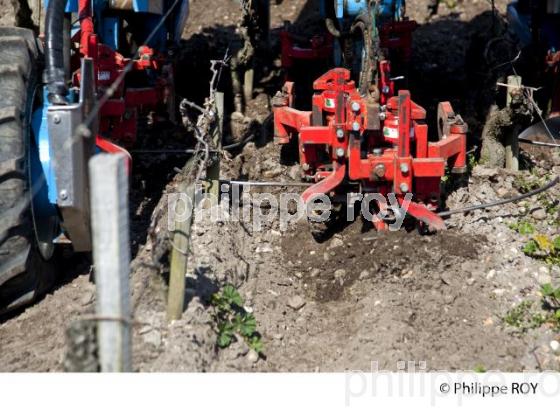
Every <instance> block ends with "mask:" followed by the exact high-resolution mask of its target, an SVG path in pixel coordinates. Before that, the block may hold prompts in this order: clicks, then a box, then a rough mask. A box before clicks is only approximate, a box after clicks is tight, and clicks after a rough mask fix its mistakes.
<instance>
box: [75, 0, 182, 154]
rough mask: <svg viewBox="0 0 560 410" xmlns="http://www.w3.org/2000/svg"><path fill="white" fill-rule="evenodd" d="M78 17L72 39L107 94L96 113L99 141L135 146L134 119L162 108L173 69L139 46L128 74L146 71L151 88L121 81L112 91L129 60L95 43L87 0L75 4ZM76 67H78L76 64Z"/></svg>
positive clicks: (78, 75)
mask: <svg viewBox="0 0 560 410" xmlns="http://www.w3.org/2000/svg"><path fill="white" fill-rule="evenodd" d="M78 16H79V21H80V32H79V34H77V36H76V38H75V39H76V40H78V39H79V43H80V56H81V57H89V58H91V59H92V60H93V66H94V74H95V80H96V87H97V90H98V92H99V93H100V94H101V93H103V92H105V91H107V90H109V89H110V90H111V98H109V99H108V100H107V101H106V102H105V103H104V104H103V106H102V107H101V110H100V112H99V122H100V123H99V132H100V134H101V135H103V137H105V138H108V139H110V140H112V141H114V142H118V143H119V144H121V145H123V146H131V145H133V144H134V143H135V142H136V134H137V119H138V115H139V113H140V112H142V111H144V112H148V111H151V110H154V109H156V108H157V107H158V106H160V105H163V104H166V103H167V99H168V98H169V96H170V95H172V92H170V88H171V87H172V86H173V69H172V68H169V67H166V61H165V59H164V57H163V56H162V55H159V54H158V53H157V52H155V51H154V50H153V49H151V48H150V47H147V46H141V47H140V48H139V50H138V58H137V59H135V60H134V61H133V65H132V70H131V72H134V71H136V72H141V71H149V72H150V76H151V77H152V78H156V80H155V85H154V86H150V87H142V88H131V87H125V82H124V81H121V82H120V84H118V86H116V87H115V82H116V79H117V78H118V77H119V76H120V75H121V74H122V73H123V71H124V70H125V68H126V66H127V64H128V63H129V62H130V59H128V58H125V57H124V56H123V55H121V54H120V53H118V52H116V51H114V50H113V49H111V48H110V47H108V46H107V45H105V44H101V43H99V41H98V37H97V35H96V34H95V32H94V24H93V17H92V16H93V14H92V9H91V1H90V0H79V3H78ZM76 66H79V64H76ZM73 81H74V85H75V86H77V87H79V85H80V72H79V70H76V71H75V72H74V80H73Z"/></svg>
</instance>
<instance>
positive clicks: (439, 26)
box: [0, 0, 560, 372]
mask: <svg viewBox="0 0 560 410" xmlns="http://www.w3.org/2000/svg"><path fill="white" fill-rule="evenodd" d="M427 3H428V1H427V0H419V1H411V2H409V6H408V14H409V16H410V17H411V18H414V19H416V20H417V21H418V22H419V23H421V24H422V25H421V27H420V28H419V29H418V31H417V32H416V33H415V38H414V55H415V57H414V60H413V64H412V67H413V69H412V70H411V75H410V86H411V89H412V93H413V98H414V99H415V101H417V102H418V103H420V104H422V105H424V106H425V108H426V109H427V110H428V111H429V112H430V111H433V110H434V109H435V107H436V104H437V101H440V100H450V101H451V102H452V103H453V104H454V105H455V108H456V111H458V112H461V113H465V115H464V118H465V119H466V120H467V121H468V122H469V126H470V128H471V134H470V138H471V141H475V142H476V140H477V138H478V137H479V135H480V130H481V121H482V119H483V118H484V112H483V111H484V109H485V106H484V104H478V105H476V109H475V106H473V102H474V101H478V102H480V101H486V100H487V96H486V91H485V89H483V86H484V85H485V82H484V81H478V79H479V78H478V77H477V75H480V73H476V72H475V73H474V74H473V73H472V72H469V71H468V70H467V68H466V67H468V66H469V56H470V55H471V54H470V53H474V51H473V49H472V47H471V46H472V41H471V40H472V39H473V38H476V39H477V41H478V38H479V37H478V36H479V33H480V32H482V31H484V30H486V28H487V27H488V26H487V24H491V22H492V18H491V15H490V18H488V16H489V15H488V10H489V6H488V2H486V1H482V0H479V1H464V2H460V3H459V5H458V6H457V7H456V8H455V9H453V10H449V9H447V7H446V6H445V5H444V4H442V6H441V7H440V10H439V12H438V14H437V15H436V16H432V17H428V11H427ZM496 4H497V6H498V10H499V12H500V13H503V12H504V10H505V4H506V1H505V0H498V1H496ZM314 5H316V3H314V2H313V1H310V2H308V3H307V4H306V2H305V1H303V0H293V1H283V2H281V3H280V4H279V5H274V2H273V6H272V24H273V27H279V26H280V25H281V23H282V21H283V20H291V21H293V22H297V21H302V19H301V18H300V17H299V15H300V12H301V14H303V15H304V16H310V15H313V13H311V12H309V10H312V9H313V6H314ZM304 7H307V8H308V9H307V11H305V12H302V10H304ZM239 15H240V13H239V10H238V5H237V3H236V2H234V1H230V0H227V1H224V0H194V1H192V2H191V15H190V19H189V22H190V23H189V26H188V28H187V29H186V31H185V35H184V44H183V49H182V53H184V54H185V56H188V55H192V52H193V51H196V56H197V57H196V58H192V59H191V60H190V61H189V60H186V61H184V63H183V64H184V69H185V71H184V72H185V73H186V74H188V73H189V72H196V73H202V72H203V71H204V70H205V69H206V68H207V66H208V59H211V58H212V59H214V58H222V57H223V55H224V52H225V50H226V48H227V47H228V46H230V45H231V44H235V41H236V38H237V37H236V34H235V33H236V29H235V25H236V22H237V21H238V19H239ZM307 18H309V17H307ZM276 32H277V31H273V33H276ZM274 44H275V43H274V42H273V47H271V50H272V51H271V53H272V54H273V56H272V57H273V60H274V58H278V56H277V55H276V56H274V53H276V51H277V50H276V48H275V46H274ZM267 70H269V71H268V73H267V74H269V76H268V80H267V81H263V82H261V83H260V84H258V85H257V87H256V94H257V95H256V97H255V99H254V100H253V101H252V102H250V104H249V106H248V108H247V113H246V117H247V118H246V122H245V123H246V125H247V127H246V129H245V131H244V132H245V133H246V134H247V136H250V137H253V138H254V141H253V142H250V143H248V144H247V145H245V146H244V148H243V149H241V150H240V151H239V152H233V153H232V155H231V156H227V157H226V158H224V160H223V161H222V175H223V178H224V179H228V178H235V179H238V178H246V179H256V180H263V179H270V180H275V181H278V180H285V181H294V180H297V178H298V171H299V169H298V166H297V165H290V164H287V163H281V162H280V157H281V155H280V154H281V152H280V149H279V147H278V146H275V145H274V144H273V143H272V142H270V129H269V125H268V123H269V120H268V118H269V115H270V109H269V99H270V97H271V96H272V95H273V94H274V92H275V91H276V90H277V89H278V86H279V84H281V75H280V73H279V72H278V70H277V65H274V64H272V65H271V66H270V67H269V68H267ZM263 71H266V70H265V69H263ZM184 77H188V76H187V75H185V76H184ZM485 78H486V77H485ZM419 79H422V80H419ZM197 84H204V82H203V81H202V80H201V81H200V82H199V81H197ZM193 87H194V88H192V87H191V89H190V90H189V84H188V83H186V82H185V84H179V89H180V93H181V95H184V96H189V97H190V98H192V99H194V100H196V99H200V98H202V96H203V95H204V94H203V93H204V91H205V88H206V85H204V87H201V88H200V89H197V88H196V87H197V86H193ZM476 88H478V89H476ZM486 108H487V106H486ZM249 125H251V126H249ZM145 132H146V134H147V135H148V136H150V135H151V136H152V137H150V138H151V139H152V143H153V141H154V139H155V146H156V147H157V146H160V147H167V146H169V139H171V141H172V144H171V145H173V144H174V145H175V146H178V145H179V144H180V143H181V138H182V137H181V135H182V134H180V133H178V132H175V131H169V132H167V133H163V134H162V133H161V132H159V130H158V132H155V131H154V130H150V129H149V128H148V129H147V130H146V131H145ZM154 136H155V137H154ZM475 142H473V143H475ZM152 143H150V144H152ZM150 144H147V146H149V147H152V146H153V145H150ZM135 164H137V165H136V167H137V169H136V170H135V171H136V173H135V175H137V176H136V177H134V178H133V181H132V190H131V191H132V192H133V195H132V198H131V215H132V220H131V221H132V240H133V251H134V255H135V257H134V260H133V262H132V275H131V283H132V302H133V307H134V322H135V325H134V332H133V334H134V339H133V349H134V350H133V360H134V370H135V371H198V372H203V371H304V372H311V371H344V370H347V369H351V370H359V369H361V370H370V369H372V366H374V367H373V368H375V366H376V367H377V368H379V369H390V370H402V369H403V368H407V366H408V369H411V366H418V367H420V368H422V369H426V370H467V371H469V370H473V369H475V368H480V367H484V368H486V369H496V370H502V371H523V370H533V371H534V370H545V369H551V370H558V369H560V359H559V356H558V355H557V354H555V352H553V351H552V349H551V347H550V346H551V345H550V342H551V341H553V340H559V335H558V333H557V332H555V331H554V330H553V329H551V328H550V327H547V326H541V327H537V328H535V329H529V330H527V331H524V332H522V331H520V330H519V329H518V328H513V327H510V326H508V325H506V324H505V323H504V321H503V317H504V316H505V315H506V314H507V312H508V311H509V310H510V309H511V308H512V307H513V306H516V305H518V304H519V303H520V302H521V301H525V300H531V301H533V302H535V303H537V302H538V301H539V300H540V294H539V289H540V285H541V284H543V283H548V282H555V283H556V284H557V285H558V281H559V280H560V269H558V267H557V266H550V265H547V264H545V263H544V262H542V261H540V260H538V259H533V258H530V257H528V256H526V255H525V254H524V253H523V252H522V248H523V246H524V244H525V243H526V242H527V240H528V239H529V238H530V236H527V235H521V234H518V233H516V232H515V231H514V230H512V229H511V228H510V225H511V224H512V223H514V222H518V221H529V222H530V223H531V224H532V225H534V227H535V229H536V230H538V231H539V232H542V233H545V234H547V235H550V236H554V235H558V234H559V232H558V226H559V224H558V210H557V208H554V207H551V206H550V203H551V202H552V203H554V201H555V200H556V198H558V195H559V194H560V188H558V186H557V187H555V188H553V189H552V190H551V191H549V192H547V193H546V194H544V195H541V196H538V197H533V198H530V199H527V200H525V201H523V202H520V203H516V204H508V205H506V206H502V207H497V208H491V209H487V210H482V211H475V212H471V213H467V214H458V215H454V216H453V217H451V218H450V219H449V220H448V222H447V224H448V230H447V231H444V232H440V233H438V234H435V235H428V236H426V235H420V234H418V233H417V232H416V231H412V232H406V231H404V230H403V231H399V232H389V233H376V232H374V231H373V230H371V229H368V227H367V226H366V227H364V226H362V224H361V223H360V222H355V223H353V224H349V225H347V226H345V227H343V228H341V229H340V230H339V231H338V232H337V233H336V234H334V235H333V236H332V237H331V238H330V239H328V240H327V241H325V242H323V243H317V242H316V241H314V240H313V238H312V236H311V234H310V232H309V227H308V225H307V223H304V222H298V223H291V224H289V225H288V228H287V229H286V230H282V229H280V226H279V222H278V221H276V220H274V221H268V222H266V223H265V225H264V227H263V229H262V230H255V229H254V228H253V225H252V223H249V222H245V223H241V222H235V221H232V220H228V219H227V218H225V219H224V220H222V221H218V222H216V221H213V220H211V211H212V210H205V209H202V210H200V212H199V213H198V214H197V220H196V222H195V224H194V226H193V235H192V252H191V254H190V256H189V261H188V266H189V269H188V272H187V294H186V295H187V306H186V310H185V312H184V315H183V318H182V319H181V320H179V321H175V322H173V323H172V324H170V325H168V324H167V323H166V321H165V301H166V290H167V284H166V278H167V275H168V269H169V267H168V265H169V263H168V251H169V247H170V245H169V241H168V230H167V200H168V196H169V194H171V193H174V192H175V191H176V189H177V184H178V182H179V181H181V179H182V176H181V174H177V175H175V172H174V171H173V169H174V167H175V166H179V167H180V166H181V165H182V164H184V159H182V158H177V159H175V160H170V159H169V158H165V157H163V156H161V157H160V156H155V157H150V158H139V159H136V158H135ZM524 164H525V170H524V171H520V172H517V173H513V172H506V171H503V170H494V169H485V168H482V167H479V166H475V167H474V169H473V170H472V173H471V175H470V178H469V180H468V184H467V186H465V187H462V188H459V189H454V190H449V191H448V193H447V194H448V195H447V198H446V201H447V202H446V206H447V207H449V208H451V209H455V208H459V207H463V206H465V205H469V204H474V203H480V202H488V201H493V200H496V199H499V198H504V197H510V196H513V195H517V194H518V193H520V192H524V191H525V190H526V188H527V186H532V185H534V184H540V183H542V182H543V181H544V180H546V178H549V177H550V176H552V175H558V174H559V172H560V157H559V156H558V155H557V153H551V151H548V154H546V152H545V153H539V155H538V156H536V155H534V153H532V152H527V153H525V154H524ZM154 169H155V170H157V172H153V171H151V170H154ZM286 191H290V192H297V190H296V188H290V189H288V188H284V189H278V188H275V189H272V190H268V191H267V192H272V193H275V194H277V193H280V192H286ZM245 206H246V207H247V209H250V210H252V211H255V210H260V207H259V206H258V204H256V203H253V204H252V205H245ZM542 211H545V212H544V215H543V212H542ZM75 263H76V261H74V260H69V261H68V266H69V267H70V268H69V269H68V274H67V275H66V276H65V279H64V281H63V282H61V284H60V285H59V287H58V288H57V289H55V290H54V291H53V292H52V293H51V294H49V295H47V296H46V297H45V298H44V299H43V300H41V301H39V302H38V303H36V304H35V305H33V306H31V307H28V308H27V309H25V310H24V311H22V312H16V313H15V314H13V315H11V316H10V317H8V318H4V319H3V322H1V323H0V340H1V343H0V370H1V371H62V370H64V356H65V349H66V346H65V345H66V343H65V336H64V335H65V331H66V329H67V328H68V326H69V325H70V324H71V323H72V322H74V321H76V320H79V319H80V318H83V317H84V316H85V315H87V314H89V313H91V312H92V310H93V306H94V301H95V286H94V285H93V284H92V283H91V282H90V281H89V275H87V272H88V267H87V263H82V268H80V269H72V268H71V267H72V266H75V265H74V264H75ZM226 283H231V284H233V285H234V286H235V287H237V288H238V289H239V292H240V293H241V295H242V297H243V298H244V301H245V303H244V304H245V309H246V310H248V311H251V312H253V314H254V315H255V317H256V319H257V322H258V327H257V329H258V331H259V332H260V334H261V335H262V338H263V341H264V351H263V354H262V355H260V356H258V357H255V355H252V354H250V349H249V348H248V346H247V345H246V344H245V342H243V341H241V340H240V341H237V342H235V343H234V344H232V345H231V346H230V347H228V348H226V349H218V348H217V347H216V332H215V327H216V324H215V322H214V319H213V308H212V306H211V305H210V304H209V299H210V295H211V294H212V293H214V292H215V291H217V290H219V289H220V288H221V287H222V286H223V285H224V284H226ZM403 366H404V367H403Z"/></svg>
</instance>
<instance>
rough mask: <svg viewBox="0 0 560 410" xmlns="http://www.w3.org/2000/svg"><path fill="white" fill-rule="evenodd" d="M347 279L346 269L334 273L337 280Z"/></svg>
mask: <svg viewBox="0 0 560 410" xmlns="http://www.w3.org/2000/svg"><path fill="white" fill-rule="evenodd" d="M345 277H346V270H345V269H337V270H335V271H334V278H335V279H343V280H344V278H345Z"/></svg>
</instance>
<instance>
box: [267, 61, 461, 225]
mask: <svg viewBox="0 0 560 410" xmlns="http://www.w3.org/2000/svg"><path fill="white" fill-rule="evenodd" d="M292 87H293V86H292V84H291V83H290V84H288V85H287V86H286V87H284V89H283V92H284V96H283V98H278V99H276V100H275V107H274V128H275V141H276V142H277V143H279V144H287V143H289V142H290V140H291V139H292V138H298V145H299V156H300V163H301V165H302V169H303V170H304V173H305V175H306V177H307V178H308V179H309V180H312V181H315V182H317V183H316V184H315V185H313V186H311V187H310V188H309V189H307V190H306V191H305V192H304V193H303V194H302V197H303V199H304V201H305V202H308V201H309V200H311V199H312V197H313V196H314V195H316V194H330V193H332V192H334V191H336V190H337V189H338V188H339V187H340V186H341V185H342V183H343V182H344V181H352V182H360V187H361V189H363V190H364V191H375V192H379V193H381V194H384V195H387V194H389V193H395V194H396V196H397V198H398V200H399V201H403V200H404V198H405V195H406V194H407V193H413V194H414V204H413V205H411V206H410V207H409V210H408V212H409V214H411V215H412V216H414V217H416V218H417V219H420V220H421V221H423V222H425V223H427V224H429V225H431V226H432V227H434V228H436V229H441V228H442V227H443V221H442V220H441V218H439V217H438V216H437V215H435V214H434V213H433V212H431V210H434V209H437V207H438V201H439V198H440V181H441V177H443V176H444V174H445V168H446V166H448V167H450V168H451V169H452V171H454V172H458V173H459V172H465V171H466V133H467V126H466V124H465V123H464V122H463V121H462V119H461V117H460V116H457V115H455V113H454V112H453V109H452V108H451V105H450V104H449V103H441V104H440V107H439V114H438V117H439V120H438V121H439V122H440V123H441V130H440V134H441V138H440V140H439V141H438V142H429V141H428V127H427V125H426V124H425V120H426V111H425V110H424V109H423V108H422V107H420V106H419V105H417V104H416V103H414V102H413V101H412V100H411V98H410V93H409V92H408V91H400V92H399V94H398V95H397V96H392V97H390V98H388V100H387V104H386V105H385V106H383V105H380V104H379V103H377V102H376V101H374V100H373V99H372V98H371V97H368V98H366V97H362V96H361V95H360V94H359V92H358V90H357V89H356V86H355V84H354V82H353V81H352V80H350V71H348V70H346V69H342V68H335V69H333V70H330V71H329V72H327V73H326V74H325V75H323V76H322V77H320V78H319V79H318V80H316V81H315V83H314V86H313V88H314V90H315V95H314V96H313V110H312V111H299V110H297V109H294V108H293V107H291V106H290V101H293V97H292V96H290V95H289V93H290V91H291V90H292ZM378 225H379V226H378ZM376 226H377V227H378V228H381V225H380V224H379V223H376Z"/></svg>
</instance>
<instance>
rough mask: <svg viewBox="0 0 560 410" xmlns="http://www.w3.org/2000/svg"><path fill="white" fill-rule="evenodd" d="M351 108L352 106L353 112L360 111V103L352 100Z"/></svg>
mask: <svg viewBox="0 0 560 410" xmlns="http://www.w3.org/2000/svg"><path fill="white" fill-rule="evenodd" d="M351 108H352V111H354V112H358V111H360V103H359V102H357V101H354V102H353V103H352V106H351Z"/></svg>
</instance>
